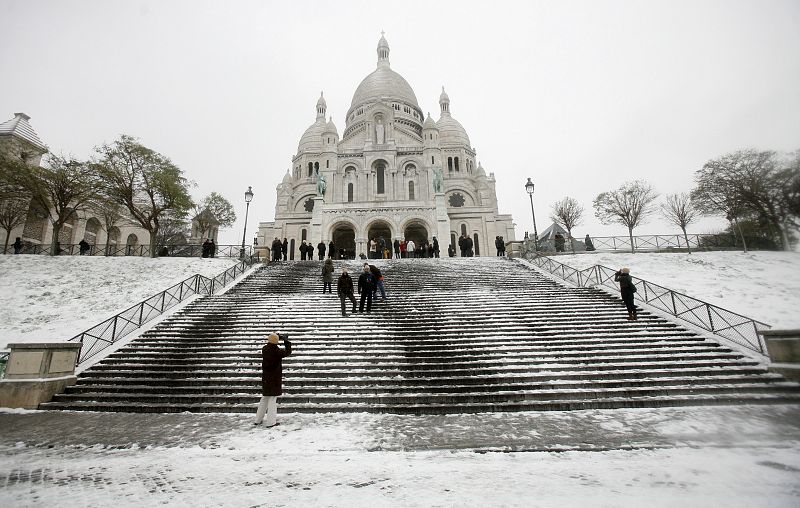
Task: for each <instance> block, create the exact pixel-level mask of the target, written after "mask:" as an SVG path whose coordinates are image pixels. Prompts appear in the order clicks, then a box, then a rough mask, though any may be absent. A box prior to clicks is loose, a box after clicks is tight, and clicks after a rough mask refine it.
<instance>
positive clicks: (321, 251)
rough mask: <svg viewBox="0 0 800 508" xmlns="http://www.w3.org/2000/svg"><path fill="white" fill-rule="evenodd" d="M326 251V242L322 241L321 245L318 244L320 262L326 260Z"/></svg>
mask: <svg viewBox="0 0 800 508" xmlns="http://www.w3.org/2000/svg"><path fill="white" fill-rule="evenodd" d="M325 249H326V245H325V242H323V241H322V240H320V241H319V243H318V244H317V253H318V254H319V260H320V261H322V260H323V259H325Z"/></svg>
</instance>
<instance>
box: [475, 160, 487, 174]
mask: <svg viewBox="0 0 800 508" xmlns="http://www.w3.org/2000/svg"><path fill="white" fill-rule="evenodd" d="M477 173H478V176H486V171H485V170H484V169H483V166H482V165H481V162H480V161H478V171H477Z"/></svg>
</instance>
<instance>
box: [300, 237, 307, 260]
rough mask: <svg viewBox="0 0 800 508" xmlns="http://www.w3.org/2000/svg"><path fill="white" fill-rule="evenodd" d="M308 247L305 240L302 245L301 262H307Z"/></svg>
mask: <svg viewBox="0 0 800 508" xmlns="http://www.w3.org/2000/svg"><path fill="white" fill-rule="evenodd" d="M306 247H308V245H306V241H305V240H303V242H302V243H301V244H300V261H305V260H306Z"/></svg>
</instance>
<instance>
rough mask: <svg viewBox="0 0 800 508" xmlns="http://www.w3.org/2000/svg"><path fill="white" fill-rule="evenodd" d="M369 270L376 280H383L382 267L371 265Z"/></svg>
mask: <svg viewBox="0 0 800 508" xmlns="http://www.w3.org/2000/svg"><path fill="white" fill-rule="evenodd" d="M369 271H370V273H371V274H372V276H373V277H374V279H375V280H383V274H382V273H381V269H380V268H378V267H377V266H375V265H369Z"/></svg>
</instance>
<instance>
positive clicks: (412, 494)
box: [0, 406, 800, 508]
mask: <svg viewBox="0 0 800 508" xmlns="http://www.w3.org/2000/svg"><path fill="white" fill-rule="evenodd" d="M251 421H252V415H225V414H222V415H220V414H199V415H198V414H171V415H166V414H119V413H112V414H105V413H103V414H101V413H70V412H61V413H59V412H46V411H41V412H19V411H18V412H10V413H0V428H2V429H3V432H2V433H0V506H55V505H58V506H102V507H105V506H110V505H112V504H113V505H115V506H153V505H157V504H168V505H170V506H172V505H175V506H347V507H359V506H368V507H378V506H525V507H534V506H548V507H549V506H558V507H571V506H580V507H585V506H631V507H640V506H643V505H647V506H653V507H660V506H725V507H748V508H750V507H760V506H772V507H784V506H785V507H796V506H798V505H800V453H799V452H800V426H798V422H800V406H740V407H711V408H708V407H706V408H674V409H628V410H590V411H573V412H545V413H492V414H477V415H449V416H422V417H417V416H398V415H369V414H317V415H300V414H287V415H279V421H280V425H279V426H278V427H275V428H272V429H267V428H263V427H254V426H253V425H251ZM521 450H527V451H521Z"/></svg>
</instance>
